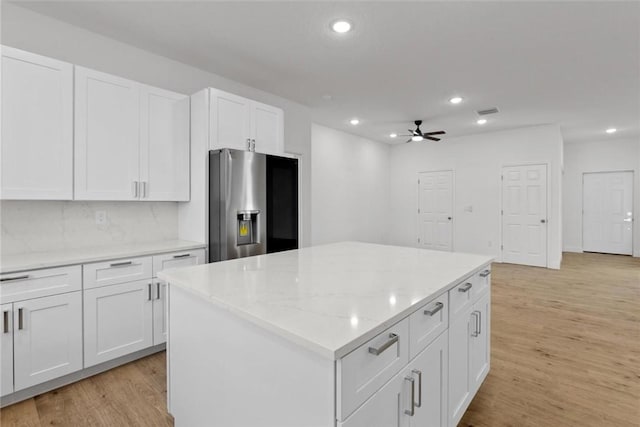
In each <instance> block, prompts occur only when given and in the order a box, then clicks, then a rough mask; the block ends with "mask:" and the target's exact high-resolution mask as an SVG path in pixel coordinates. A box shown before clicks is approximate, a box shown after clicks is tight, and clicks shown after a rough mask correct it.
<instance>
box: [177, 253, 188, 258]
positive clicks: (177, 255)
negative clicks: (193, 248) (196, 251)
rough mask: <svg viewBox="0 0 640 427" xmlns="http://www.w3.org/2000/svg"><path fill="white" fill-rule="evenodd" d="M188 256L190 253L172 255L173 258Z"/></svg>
mask: <svg viewBox="0 0 640 427" xmlns="http://www.w3.org/2000/svg"><path fill="white" fill-rule="evenodd" d="M188 256H191V254H182V255H174V256H173V257H174V258H186V257H188Z"/></svg>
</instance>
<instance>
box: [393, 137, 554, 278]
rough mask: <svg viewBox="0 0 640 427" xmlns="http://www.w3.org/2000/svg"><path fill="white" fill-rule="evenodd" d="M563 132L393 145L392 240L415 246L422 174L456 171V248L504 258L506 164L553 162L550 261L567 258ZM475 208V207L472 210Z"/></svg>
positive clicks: (548, 251) (551, 168)
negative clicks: (563, 221)
mask: <svg viewBox="0 0 640 427" xmlns="http://www.w3.org/2000/svg"><path fill="white" fill-rule="evenodd" d="M562 144H563V141H562V135H561V133H560V129H559V128H558V127H557V126H553V125H545V126H535V127H529V128H520V129H516V130H509V131H502V132H493V133H483V134H477V135H470V136H464V137H458V138H447V139H445V140H443V141H441V142H438V143H411V144H400V145H396V146H393V147H392V149H391V172H390V176H391V185H390V195H391V196H390V206H391V213H390V239H389V240H390V243H392V244H398V245H407V246H415V245H416V239H417V231H416V226H417V208H418V204H417V178H418V172H424V171H436V170H445V169H452V170H453V171H454V181H455V184H454V185H455V191H454V213H453V215H454V232H453V234H454V236H453V249H454V250H455V251H462V252H474V253H480V254H487V255H491V256H494V257H495V258H496V260H498V261H499V260H500V235H501V231H500V228H501V218H500V209H501V181H500V175H501V169H502V167H503V166H505V165H514V164H524V163H548V171H549V173H548V175H549V181H548V184H547V186H548V192H549V195H548V198H547V200H548V203H547V205H548V206H547V208H548V217H547V218H548V224H549V227H548V248H547V253H548V260H549V262H548V264H549V267H551V268H559V267H560V262H561V260H562V239H561V233H562V224H561V218H562V215H561V213H562V212H561V192H562V185H561V167H562V165H561V164H562ZM468 206H471V207H472V209H473V211H472V212H466V211H465V210H464V208H465V207H468Z"/></svg>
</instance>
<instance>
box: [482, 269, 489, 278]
mask: <svg viewBox="0 0 640 427" xmlns="http://www.w3.org/2000/svg"><path fill="white" fill-rule="evenodd" d="M490 274H491V270H485V271H483V272H482V273H480V277H487V276H488V275H490Z"/></svg>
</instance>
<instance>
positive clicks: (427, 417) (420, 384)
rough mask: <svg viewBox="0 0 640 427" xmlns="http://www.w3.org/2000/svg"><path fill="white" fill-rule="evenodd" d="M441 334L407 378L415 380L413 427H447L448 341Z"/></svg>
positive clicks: (416, 362) (408, 373)
mask: <svg viewBox="0 0 640 427" xmlns="http://www.w3.org/2000/svg"><path fill="white" fill-rule="evenodd" d="M447 338H448V337H447V334H446V333H443V334H441V335H440V336H439V337H438V338H437V339H436V340H435V341H433V342H432V343H431V344H429V346H428V347H427V348H426V349H425V350H423V351H422V353H420V354H419V355H418V357H416V359H415V360H414V361H413V363H411V365H410V367H409V369H410V372H407V375H409V376H411V377H413V378H414V380H415V387H416V391H415V394H416V395H415V403H416V407H415V408H414V415H413V416H412V417H411V418H410V419H411V427H441V426H446V425H447V422H448V419H447V416H448V415H447V398H448V396H447V373H448V360H447V358H448V339H447Z"/></svg>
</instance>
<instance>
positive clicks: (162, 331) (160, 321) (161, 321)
mask: <svg viewBox="0 0 640 427" xmlns="http://www.w3.org/2000/svg"><path fill="white" fill-rule="evenodd" d="M154 283H155V287H156V294H155V299H154V300H153V345H158V344H162V343H163V342H167V323H168V322H167V320H168V317H169V316H168V312H167V310H168V307H167V284H166V282H164V281H163V280H156V281H155V282H154Z"/></svg>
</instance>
